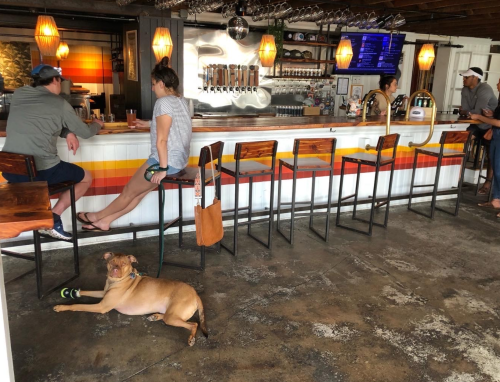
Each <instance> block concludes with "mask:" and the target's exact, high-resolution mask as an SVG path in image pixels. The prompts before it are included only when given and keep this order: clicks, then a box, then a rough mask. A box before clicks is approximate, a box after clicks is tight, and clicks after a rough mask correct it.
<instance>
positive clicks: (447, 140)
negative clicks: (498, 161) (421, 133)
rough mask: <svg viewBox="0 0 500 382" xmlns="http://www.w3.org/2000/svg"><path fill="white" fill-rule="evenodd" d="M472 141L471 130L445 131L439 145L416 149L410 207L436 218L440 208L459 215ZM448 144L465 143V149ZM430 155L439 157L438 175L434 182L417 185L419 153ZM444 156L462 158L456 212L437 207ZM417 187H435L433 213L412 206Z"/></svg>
mask: <svg viewBox="0 0 500 382" xmlns="http://www.w3.org/2000/svg"><path fill="white" fill-rule="evenodd" d="M470 141H471V132H470V131H443V133H442V134H441V139H440V140H439V144H440V146H439V147H423V148H416V149H415V159H414V161H413V173H412V175H411V186H410V197H409V200H408V209H409V210H410V211H413V212H415V213H417V214H419V215H422V216H425V217H428V218H431V219H434V212H435V210H439V211H442V212H446V213H447V214H450V215H454V216H457V215H458V208H459V207H460V197H461V194H462V184H463V180H464V174H465V163H466V162H467V156H468V153H469V145H470ZM447 144H463V145H464V146H463V150H462V151H459V150H452V149H446V148H445V147H444V145H447ZM419 154H422V155H429V156H432V157H435V158H437V165H436V176H435V179H434V183H433V184H420V185H417V186H415V185H414V184H415V173H416V171H417V161H418V155H419ZM443 158H446V159H449V158H462V164H461V170H460V178H459V180H458V188H457V193H456V194H457V202H456V205H455V212H454V213H453V212H449V211H446V210H444V209H442V208H439V207H436V198H437V193H438V185H439V173H440V171H441V164H442V161H443ZM417 187H433V190H432V201H431V214H430V215H429V214H426V213H424V212H420V211H417V210H415V209H413V208H412V207H411V201H412V198H413V189H414V188H417Z"/></svg>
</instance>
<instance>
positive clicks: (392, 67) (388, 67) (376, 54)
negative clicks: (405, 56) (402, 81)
mask: <svg viewBox="0 0 500 382" xmlns="http://www.w3.org/2000/svg"><path fill="white" fill-rule="evenodd" d="M405 36H406V35H404V34H392V36H391V34H389V33H355V32H352V33H351V32H345V33H342V35H341V37H340V38H341V39H349V40H351V45H352V52H353V55H352V60H351V63H350V65H349V68H348V69H338V68H337V67H335V73H337V74H395V73H396V71H397V69H398V64H399V57H400V56H401V51H402V49H403V43H404V41H405Z"/></svg>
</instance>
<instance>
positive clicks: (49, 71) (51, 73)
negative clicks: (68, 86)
mask: <svg viewBox="0 0 500 382" xmlns="http://www.w3.org/2000/svg"><path fill="white" fill-rule="evenodd" d="M31 77H33V78H51V77H60V78H61V81H66V79H65V78H63V77H62V76H61V73H59V71H58V70H57V69H56V68H54V67H53V66H50V65H45V64H40V65H38V66H37V67H36V68H34V69H33V70H32V71H31Z"/></svg>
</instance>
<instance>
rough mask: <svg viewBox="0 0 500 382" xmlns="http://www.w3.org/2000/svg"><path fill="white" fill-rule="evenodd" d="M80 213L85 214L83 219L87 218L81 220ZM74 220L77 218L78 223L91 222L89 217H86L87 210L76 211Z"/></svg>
mask: <svg viewBox="0 0 500 382" xmlns="http://www.w3.org/2000/svg"><path fill="white" fill-rule="evenodd" d="M80 214H83V216H85V219H87V220H83V219H82V218H81V217H80ZM76 220H78V221H79V222H80V223H83V224H92V222H91V221H90V219H89V218H88V216H87V212H78V213H77V214H76Z"/></svg>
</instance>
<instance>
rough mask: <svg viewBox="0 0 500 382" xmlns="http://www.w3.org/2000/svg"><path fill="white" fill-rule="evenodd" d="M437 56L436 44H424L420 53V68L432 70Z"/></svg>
mask: <svg viewBox="0 0 500 382" xmlns="http://www.w3.org/2000/svg"><path fill="white" fill-rule="evenodd" d="M435 58H436V53H435V52H434V44H424V45H423V46H422V49H420V53H419V54H418V67H419V69H420V70H430V69H431V67H432V63H433V62H434V59H435Z"/></svg>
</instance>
